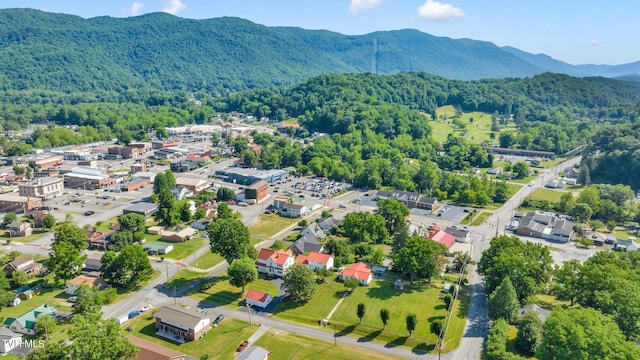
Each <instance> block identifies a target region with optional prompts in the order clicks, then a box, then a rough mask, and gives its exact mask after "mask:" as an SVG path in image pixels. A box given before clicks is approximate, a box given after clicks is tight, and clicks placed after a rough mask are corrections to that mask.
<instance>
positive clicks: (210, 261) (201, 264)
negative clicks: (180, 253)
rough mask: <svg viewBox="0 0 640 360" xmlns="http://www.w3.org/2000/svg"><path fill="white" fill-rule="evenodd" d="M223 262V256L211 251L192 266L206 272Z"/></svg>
mask: <svg viewBox="0 0 640 360" xmlns="http://www.w3.org/2000/svg"><path fill="white" fill-rule="evenodd" d="M223 261H224V259H223V258H222V256H220V255H218V254H216V253H212V252H211V251H207V252H206V253H204V255H202V256H200V257H199V258H198V259H196V261H195V262H194V263H192V264H191V265H193V266H195V267H197V268H198V269H203V270H204V269H208V268H210V267H212V266H215V265H217V264H219V263H221V262H223Z"/></svg>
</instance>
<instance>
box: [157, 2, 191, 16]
mask: <svg viewBox="0 0 640 360" xmlns="http://www.w3.org/2000/svg"><path fill="white" fill-rule="evenodd" d="M186 8H187V4H185V3H183V2H182V1H181V0H169V2H168V3H166V4H165V5H164V8H163V9H162V11H163V12H166V13H169V14H171V15H178V13H180V12H182V10H184V9H186Z"/></svg>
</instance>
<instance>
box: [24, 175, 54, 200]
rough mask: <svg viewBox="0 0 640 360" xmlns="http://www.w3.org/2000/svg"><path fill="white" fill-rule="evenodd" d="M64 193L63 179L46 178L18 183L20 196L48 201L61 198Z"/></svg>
mask: <svg viewBox="0 0 640 360" xmlns="http://www.w3.org/2000/svg"><path fill="white" fill-rule="evenodd" d="M63 192H64V179H63V178H57V177H44V178H37V179H33V180H29V181H22V182H19V183H18V194H20V196H35V197H40V198H43V199H45V200H47V199H53V198H54V197H56V196H60V195H62V194H63Z"/></svg>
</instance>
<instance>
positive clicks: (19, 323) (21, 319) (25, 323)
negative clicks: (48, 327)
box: [4, 304, 56, 335]
mask: <svg viewBox="0 0 640 360" xmlns="http://www.w3.org/2000/svg"><path fill="white" fill-rule="evenodd" d="M55 312H56V309H55V308H53V307H51V306H49V305H47V304H43V305H40V306H38V307H37V308H35V309H33V310H30V311H28V312H26V313H24V314H22V315H20V316H18V317H17V318H12V317H8V318H6V319H5V321H4V326H5V327H7V328H9V330H11V331H14V332H17V333H20V334H25V335H35V334H36V329H35V325H36V321H37V320H38V316H53V315H54V314H55Z"/></svg>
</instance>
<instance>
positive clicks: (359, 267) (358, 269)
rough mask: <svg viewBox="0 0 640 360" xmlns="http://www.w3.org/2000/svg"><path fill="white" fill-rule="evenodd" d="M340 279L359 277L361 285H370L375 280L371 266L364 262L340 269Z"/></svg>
mask: <svg viewBox="0 0 640 360" xmlns="http://www.w3.org/2000/svg"><path fill="white" fill-rule="evenodd" d="M339 278H340V280H342V281H344V280H347V279H358V282H360V285H365V286H366V285H369V284H370V283H371V280H373V274H372V273H371V267H370V266H369V265H367V264H365V263H363V262H358V263H355V264H351V265H349V266H347V267H346V268H344V269H342V270H340V275H339Z"/></svg>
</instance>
